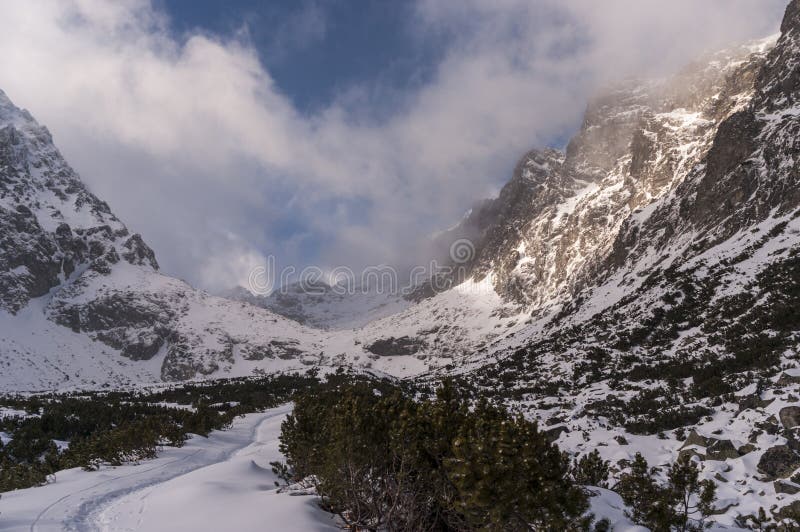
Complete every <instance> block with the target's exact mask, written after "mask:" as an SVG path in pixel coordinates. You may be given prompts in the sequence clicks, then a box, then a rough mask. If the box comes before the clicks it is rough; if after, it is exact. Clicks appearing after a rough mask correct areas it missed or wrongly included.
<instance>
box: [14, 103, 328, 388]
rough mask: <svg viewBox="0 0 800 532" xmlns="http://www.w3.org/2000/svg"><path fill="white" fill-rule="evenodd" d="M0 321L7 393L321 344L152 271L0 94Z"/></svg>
mask: <svg viewBox="0 0 800 532" xmlns="http://www.w3.org/2000/svg"><path fill="white" fill-rule="evenodd" d="M0 321H2V327H3V338H2V342H0V364H2V365H3V372H2V384H3V386H4V389H5V390H9V389H36V388H53V387H60V386H65V385H67V386H69V385H73V386H79V385H99V384H104V383H105V384H108V383H118V384H119V383H124V382H153V381H155V380H160V379H164V380H175V379H187V378H192V377H195V376H197V375H211V374H214V373H226V374H227V373H230V374H251V373H252V371H254V370H256V369H260V370H267V371H278V370H282V369H289V368H303V367H306V366H307V365H308V364H313V363H316V362H318V358H319V352H320V348H319V345H318V344H317V340H318V339H319V337H320V335H319V332H318V331H314V330H309V329H307V328H305V327H303V326H301V325H299V324H297V323H296V322H294V321H291V320H288V319H285V318H283V317H281V316H277V315H275V314H273V313H271V312H268V311H266V310H263V309H258V308H255V307H252V306H250V305H246V304H243V303H239V302H233V301H229V300H226V299H222V298H217V297H212V296H210V295H208V294H205V293H203V292H201V291H198V290H195V289H194V288H192V287H190V286H189V285H187V284H186V283H184V282H182V281H179V280H177V279H173V278H170V277H168V276H165V275H162V274H160V273H159V272H158V263H157V261H156V258H155V255H154V253H153V251H152V250H151V249H150V248H149V247H148V246H147V244H145V242H144V241H143V239H142V238H141V236H139V235H138V234H131V233H130V232H129V231H128V229H127V228H126V227H125V225H124V224H123V223H122V222H121V221H119V219H117V218H116V217H115V216H114V215H113V213H112V212H111V210H110V209H109V207H108V205H107V204H105V203H104V202H102V201H101V200H99V199H98V198H97V197H96V196H94V195H93V194H92V193H91V192H90V191H89V190H88V189H87V188H86V186H85V185H84V184H83V183H82V182H81V180H80V178H79V177H78V175H77V174H76V173H75V171H74V170H73V169H72V168H71V167H70V166H69V165H68V164H67V163H66V161H65V160H64V158H63V157H62V156H61V154H60V153H59V152H58V150H57V149H56V148H55V145H54V144H53V140H52V137H51V136H50V133H49V132H48V131H47V129H46V128H44V127H43V126H40V125H39V124H38V123H37V122H36V121H35V120H34V119H33V117H32V116H31V115H30V114H29V113H28V112H27V111H24V110H21V109H18V108H17V107H15V106H14V105H13V104H12V103H11V101H10V100H9V99H8V98H7V97H6V95H5V94H3V93H0ZM56 325H58V326H56Z"/></svg>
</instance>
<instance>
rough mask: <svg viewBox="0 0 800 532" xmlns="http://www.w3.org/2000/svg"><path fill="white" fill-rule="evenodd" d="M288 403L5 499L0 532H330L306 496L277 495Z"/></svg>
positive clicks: (332, 524) (0, 505)
mask: <svg viewBox="0 0 800 532" xmlns="http://www.w3.org/2000/svg"><path fill="white" fill-rule="evenodd" d="M290 410H291V405H285V406H281V407H278V408H274V409H271V410H268V411H266V412H264V413H260V414H249V415H247V416H244V417H242V418H239V419H237V420H235V421H234V424H233V427H232V428H231V429H230V430H227V431H217V432H213V433H211V435H210V436H209V437H208V438H203V437H200V436H196V437H193V438H191V439H190V440H189V441H188V442H187V443H186V445H184V446H183V447H181V448H167V449H165V450H164V451H163V452H162V453H161V455H160V456H159V457H158V458H156V459H154V460H148V461H146V462H142V463H141V464H138V465H133V464H131V465H123V466H120V467H103V468H102V469H101V470H100V471H97V472H86V471H83V470H82V469H71V470H67V471H61V472H59V473H57V474H56V478H55V481H54V482H52V483H50V484H47V485H45V486H42V487H38V488H29V489H25V490H18V491H13V492H8V493H4V494H3V497H2V499H0V516H2V517H0V530H37V531H49V530H62V529H68V530H115V531H134V530H146V531H149V532H155V531H160V530H164V531H182V530H186V531H198V532H201V531H210V532H216V531H219V530H242V531H246V530H282V531H287V532H292V531H298V532H300V531H303V532H305V531H315V530H339V528H338V527H337V526H336V521H335V520H334V519H333V518H332V517H331V516H330V514H327V513H325V512H323V511H322V510H321V509H320V508H319V507H318V506H317V504H316V503H317V500H316V498H315V497H313V496H292V495H291V494H290V493H278V490H277V488H276V486H275V481H277V478H276V477H275V475H274V474H273V473H272V471H271V468H270V466H269V462H271V461H274V460H280V459H281V458H282V457H281V455H280V453H279V452H278V441H277V438H278V435H279V434H280V424H281V421H282V420H283V419H284V417H285V416H286V414H287V413H288V412H289V411H290Z"/></svg>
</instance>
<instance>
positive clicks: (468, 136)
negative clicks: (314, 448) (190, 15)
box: [0, 0, 783, 288]
mask: <svg viewBox="0 0 800 532" xmlns="http://www.w3.org/2000/svg"><path fill="white" fill-rule="evenodd" d="M782 7H783V0H732V1H723V0H708V1H705V2H696V1H693V0H678V1H671V2H668V3H667V2H660V1H659V2H657V1H647V0H608V1H604V2H596V1H593V0H570V1H567V2H559V1H556V0H536V1H530V2H529V1H523V0H501V1H497V2H483V1H480V0H471V1H465V2H450V1H448V0H420V1H419V2H418V9H417V12H416V13H417V14H416V17H417V18H416V19H415V21H414V23H415V26H416V30H415V31H417V32H419V36H420V38H424V37H426V36H430V35H434V34H436V35H447V36H448V38H449V41H448V42H449V46H448V48H447V52H446V53H445V55H444V58H443V59H442V61H441V63H440V64H439V65H438V66H437V68H436V72H435V75H434V76H433V79H432V80H431V81H430V83H428V84H426V85H424V86H422V87H421V88H419V89H417V90H415V92H413V93H410V94H407V95H405V97H404V99H403V105H402V106H401V108H400V109H398V110H397V111H396V112H394V113H390V114H389V117H388V118H385V117H384V118H381V119H380V120H371V119H369V116H370V115H369V113H368V112H364V110H363V109H359V107H358V104H359V96H358V95H359V94H367V93H374V92H375V91H377V92H380V90H381V88H380V87H353V88H352V89H351V90H350V91H348V94H347V98H346V99H344V98H343V99H342V100H341V101H337V102H334V103H333V104H331V105H330V107H329V108H327V109H324V110H322V111H320V112H319V113H318V114H316V115H313V116H306V115H302V114H300V113H298V112H297V110H296V109H294V107H293V106H292V104H291V102H290V100H289V99H288V98H287V97H286V96H285V95H283V94H281V93H280V92H279V91H278V90H277V88H276V87H275V84H274V81H273V79H272V78H271V76H270V74H269V72H268V71H266V70H265V69H264V67H263V66H262V64H261V63H260V62H259V60H258V57H257V54H256V52H255V51H254V50H253V49H251V48H250V47H249V45H248V44H247V43H246V41H242V40H239V39H238V38H237V37H235V36H234V37H231V38H228V39H222V38H212V37H210V36H208V35H201V34H196V35H189V36H184V37H183V38H182V39H181V40H176V39H175V38H174V36H172V35H171V34H170V33H169V31H168V21H167V20H166V19H165V17H164V16H163V15H162V14H159V13H156V12H155V11H154V10H153V8H152V6H151V5H150V4H149V3H148V2H147V1H145V0H124V1H115V2H110V1H109V2H106V1H101V0H28V1H26V2H3V3H2V4H0V88H2V89H3V90H5V91H6V92H7V93H8V94H9V96H10V97H11V98H12V100H14V101H15V102H16V103H17V104H18V105H20V106H24V107H26V108H28V109H29V110H30V111H31V112H32V113H33V114H34V116H36V117H37V118H38V119H39V120H40V121H41V122H42V123H44V124H46V125H47V126H48V127H49V128H50V129H51V131H52V132H53V133H54V136H55V139H56V142H57V144H58V145H59V146H60V147H61V148H62V150H63V152H64V153H65V155H66V156H67V158H68V160H70V162H71V163H72V164H73V165H74V166H75V167H76V169H77V170H78V171H79V172H81V173H82V175H83V177H84V179H85V180H86V181H87V182H88V183H89V184H90V186H91V187H92V188H93V189H94V190H95V192H96V193H97V194H98V195H99V196H101V197H102V198H103V199H106V200H107V201H108V202H109V203H110V205H111V206H112V209H114V210H115V212H117V213H118V215H119V216H120V217H121V218H122V219H123V220H124V221H125V222H126V223H127V224H128V225H129V226H130V227H131V228H132V229H133V230H136V231H140V232H142V233H143V234H144V236H145V238H146V239H147V240H148V241H149V242H150V243H151V244H152V245H153V247H154V248H155V249H156V252H157V254H158V256H159V260H160V261H161V263H162V265H163V266H164V268H165V270H167V271H169V272H171V273H175V274H178V275H180V276H182V277H185V278H187V279H188V280H190V281H193V282H196V283H200V284H203V285H205V286H208V287H212V288H219V287H222V286H225V285H228V284H232V283H233V282H236V281H242V280H244V279H246V277H247V271H246V270H247V269H248V268H249V267H250V266H251V265H252V264H254V263H255V262H257V261H258V260H260V259H259V257H262V256H263V255H264V254H265V253H274V254H276V255H278V256H279V257H282V258H283V261H284V262H298V263H299V265H300V266H302V265H303V263H304V262H306V261H309V260H312V259H313V257H312V256H311V255H310V254H309V251H308V249H307V245H306V244H307V243H308V241H309V240H310V239H311V240H313V241H314V242H319V243H321V246H322V247H321V249H320V256H321V259H322V260H324V262H325V264H323V266H327V267H330V266H334V265H336V264H339V263H342V264H348V265H351V266H355V267H358V266H361V265H363V264H365V263H369V262H375V261H380V260H389V261H392V260H399V259H401V258H408V257H412V256H413V254H414V251H415V246H416V244H417V243H418V242H419V239H420V238H421V237H423V236H424V235H425V234H427V233H429V232H431V231H433V230H435V229H437V228H441V227H443V226H446V225H448V224H449V223H450V222H451V221H453V220H455V219H457V218H458V216H459V215H460V213H461V212H463V211H464V210H465V209H466V208H467V207H468V206H469V204H470V203H471V202H472V201H473V200H474V199H477V198H478V197H482V196H486V195H487V194H489V193H490V192H491V191H492V190H494V189H495V188H496V187H497V186H498V185H499V184H500V183H502V182H503V181H504V180H505V179H506V178H507V173H508V172H509V171H510V169H511V168H512V167H513V165H514V162H515V159H516V158H517V157H518V156H519V155H520V154H521V153H522V152H523V151H525V150H526V149H527V148H529V147H531V146H533V145H537V144H543V143H546V142H548V141H549V140H550V139H553V138H556V137H559V136H562V135H564V134H565V133H566V132H567V131H569V129H570V128H571V127H573V126H574V124H575V123H576V121H577V120H578V119H579V116H580V114H581V112H582V109H583V106H584V102H585V99H586V97H587V95H588V94H589V93H590V92H591V91H593V90H594V89H595V88H596V87H597V86H598V85H600V84H602V83H604V82H606V81H608V80H610V79H613V78H615V77H616V76H621V75H628V74H631V73H637V72H647V73H648V74H659V73H662V72H664V71H666V70H669V69H672V68H675V67H677V66H679V65H680V64H682V63H683V62H685V61H687V60H689V59H691V58H692V57H693V56H694V55H696V54H698V53H699V52H700V51H701V50H704V49H708V48H713V47H716V46H720V45H722V44H724V43H726V42H729V41H737V40H744V39H746V38H751V37H756V36H760V35H764V34H767V33H770V32H774V31H776V30H777V25H778V21H779V19H780V13H781V12H782ZM298 24H299V27H302V28H305V30H307V33H308V35H309V37H308V38H321V36H323V35H324V31H325V21H324V20H322V19H321V18H320V13H319V11H314V10H312V11H311V12H309V13H306V14H304V16H303V17H301V18H299V19H298ZM365 115H366V118H365ZM292 219H294V220H296V221H297V224H296V225H297V230H296V231H292V230H290V228H287V227H286V226H287V220H292ZM276 227H280V229H276Z"/></svg>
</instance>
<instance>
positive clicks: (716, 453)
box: [706, 440, 741, 461]
mask: <svg viewBox="0 0 800 532" xmlns="http://www.w3.org/2000/svg"><path fill="white" fill-rule="evenodd" d="M739 456H741V455H740V454H739V451H737V450H736V447H734V446H733V443H731V441H730V440H711V443H710V444H709V445H708V447H706V459H707V460H719V461H723V460H727V459H728V458H730V459H735V458H739Z"/></svg>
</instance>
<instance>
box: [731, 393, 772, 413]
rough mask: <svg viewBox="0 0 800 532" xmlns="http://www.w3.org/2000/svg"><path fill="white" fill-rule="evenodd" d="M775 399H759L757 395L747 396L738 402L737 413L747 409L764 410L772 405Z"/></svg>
mask: <svg viewBox="0 0 800 532" xmlns="http://www.w3.org/2000/svg"><path fill="white" fill-rule="evenodd" d="M774 400H775V399H761V397H759V396H758V395H755V394H753V395H748V396H746V397H743V398H742V399H740V400H739V412H743V411H744V410H747V409H753V410H755V409H757V408H766V407H768V406H769V405H771V404H772V402H773V401H774Z"/></svg>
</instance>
